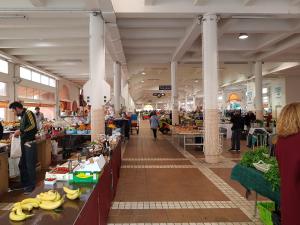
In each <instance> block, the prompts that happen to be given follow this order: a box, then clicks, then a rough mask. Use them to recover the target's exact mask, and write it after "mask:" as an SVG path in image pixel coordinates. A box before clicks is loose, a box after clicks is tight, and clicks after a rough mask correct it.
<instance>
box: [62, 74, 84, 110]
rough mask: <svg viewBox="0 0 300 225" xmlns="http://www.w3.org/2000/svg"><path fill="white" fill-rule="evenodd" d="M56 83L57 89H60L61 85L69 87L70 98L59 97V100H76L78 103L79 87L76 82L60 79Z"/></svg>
mask: <svg viewBox="0 0 300 225" xmlns="http://www.w3.org/2000/svg"><path fill="white" fill-rule="evenodd" d="M58 85H59V90H61V89H62V88H63V86H64V85H66V86H67V87H68V89H69V97H70V99H59V100H63V101H70V102H73V101H76V102H77V103H79V93H80V88H79V87H78V86H77V85H76V84H74V83H72V82H70V81H68V80H65V79H61V80H59V81H58ZM78 105H79V104H78Z"/></svg>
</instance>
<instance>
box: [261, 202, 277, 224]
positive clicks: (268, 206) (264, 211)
mask: <svg viewBox="0 0 300 225" xmlns="http://www.w3.org/2000/svg"><path fill="white" fill-rule="evenodd" d="M257 208H258V212H259V217H260V220H261V222H262V223H263V224H264V225H273V222H272V211H274V210H275V203H274V202H260V203H257Z"/></svg>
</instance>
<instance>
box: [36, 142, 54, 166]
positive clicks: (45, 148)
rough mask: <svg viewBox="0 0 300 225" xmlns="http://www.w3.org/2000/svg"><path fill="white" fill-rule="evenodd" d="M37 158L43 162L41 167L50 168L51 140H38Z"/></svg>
mask: <svg viewBox="0 0 300 225" xmlns="http://www.w3.org/2000/svg"><path fill="white" fill-rule="evenodd" d="M36 149H37V160H38V162H39V163H40V164H41V169H44V170H45V169H48V168H49V166H50V164H51V152H52V146H51V140H50V139H45V140H38V141H36Z"/></svg>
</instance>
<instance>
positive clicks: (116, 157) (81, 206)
mask: <svg viewBox="0 0 300 225" xmlns="http://www.w3.org/2000/svg"><path fill="white" fill-rule="evenodd" d="M110 143H111V147H112V149H111V150H110V154H109V156H108V157H106V160H104V158H105V157H104V158H103V156H101V155H100V157H99V158H97V157H96V158H95V157H92V158H89V159H87V160H86V161H81V160H80V161H77V162H75V163H72V166H71V168H72V172H71V171H69V170H68V167H70V164H69V163H67V164H63V165H60V166H57V167H56V169H53V170H52V172H51V171H50V172H49V173H50V174H52V176H55V177H56V178H57V179H54V178H52V179H51V178H50V177H49V176H50V175H49V174H46V177H48V178H46V179H45V183H44V184H42V185H40V186H38V187H37V188H36V189H35V191H34V192H33V193H32V194H31V195H30V196H29V198H28V197H27V198H25V197H24V199H23V200H22V201H21V202H20V203H17V204H15V205H14V208H13V209H11V211H7V212H5V213H2V214H1V215H0V224H11V223H12V222H13V221H18V220H19V221H22V224H24V225H26V224H37V225H38V224H41V225H42V224H43V225H45V224H51V225H55V224H73V225H81V224H86V223H87V221H89V224H91V225H94V224H95V225H96V224H97V225H98V224H101V225H104V224H107V218H108V214H109V210H110V206H111V202H112V200H113V198H114V195H115V191H116V186H117V183H118V177H119V170H120V167H121V141H120V139H116V138H113V139H111V140H110ZM100 158H101V159H102V162H104V164H101V163H99V162H98V161H97V159H100ZM103 160H104V161H103ZM74 161H75V160H74ZM101 165H102V166H101ZM64 166H68V167H64ZM95 166H96V167H95ZM62 168H64V169H62ZM91 168H100V171H99V172H95V171H94V172H91V171H86V169H89V170H90V169H91ZM54 171H56V172H54ZM64 172H66V173H64ZM63 179H66V180H63ZM54 180H55V182H53V181H54ZM52 195H53V196H54V195H55V198H53V199H52V200H50V198H51V196H52ZM45 198H47V199H48V200H45ZM56 198H57V199H56ZM34 202H38V204H37V205H35V204H34ZM30 204H32V205H33V208H31V209H30V210H29V211H30V213H31V214H33V215H32V216H26V215H28V212H27V211H28V210H25V211H24V212H26V214H25V216H22V215H23V214H22V213H24V212H22V209H23V208H25V205H26V207H28V205H30ZM18 207H20V208H18Z"/></svg>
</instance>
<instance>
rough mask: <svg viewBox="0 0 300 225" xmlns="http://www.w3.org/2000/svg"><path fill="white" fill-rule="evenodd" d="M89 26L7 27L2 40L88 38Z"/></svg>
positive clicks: (0, 36)
mask: <svg viewBox="0 0 300 225" xmlns="http://www.w3.org/2000/svg"><path fill="white" fill-rule="evenodd" d="M88 37H89V30H88V26H86V27H82V28H74V29H72V28H53V29H49V28H40V29H35V28H20V29H14V28H6V29H1V33H0V40H3V39H10V40H17V39H22V40H23V39H63V38H88Z"/></svg>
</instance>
